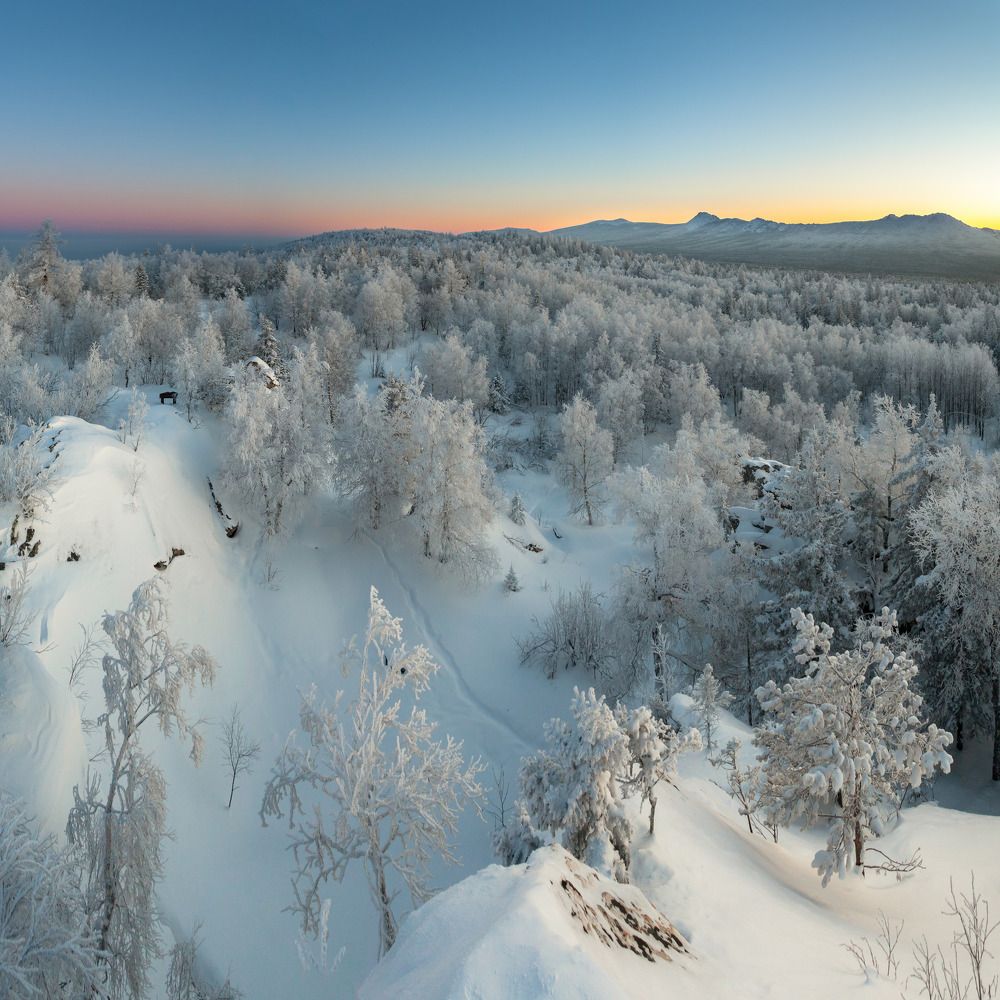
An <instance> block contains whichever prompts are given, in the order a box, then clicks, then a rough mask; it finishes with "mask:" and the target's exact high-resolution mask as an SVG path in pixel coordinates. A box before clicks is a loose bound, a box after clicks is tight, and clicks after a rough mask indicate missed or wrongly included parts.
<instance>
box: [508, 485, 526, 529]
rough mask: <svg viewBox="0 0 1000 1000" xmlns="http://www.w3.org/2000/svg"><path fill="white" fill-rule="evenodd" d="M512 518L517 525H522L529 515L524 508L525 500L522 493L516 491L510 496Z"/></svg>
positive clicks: (510, 515)
mask: <svg viewBox="0 0 1000 1000" xmlns="http://www.w3.org/2000/svg"><path fill="white" fill-rule="evenodd" d="M509 517H510V519H511V520H512V521H513V522H514V523H515V524H517V525H522V524H524V522H525V519H526V517H527V512H526V511H525V509H524V501H523V500H522V499H521V494H520V493H515V494H514V495H513V496H512V497H511V498H510V514H509Z"/></svg>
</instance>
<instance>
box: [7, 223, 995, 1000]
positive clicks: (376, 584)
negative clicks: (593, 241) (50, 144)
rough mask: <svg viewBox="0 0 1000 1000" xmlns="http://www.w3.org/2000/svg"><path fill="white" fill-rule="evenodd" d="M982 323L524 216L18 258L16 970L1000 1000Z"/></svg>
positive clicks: (928, 300)
mask: <svg viewBox="0 0 1000 1000" xmlns="http://www.w3.org/2000/svg"><path fill="white" fill-rule="evenodd" d="M998 358H1000V285H998V284H973V283H963V282H943V281H941V282H933V281H922V282H921V281H909V280H902V279H896V278H892V277H857V276H850V277H847V276H840V275H834V274H826V273H818V272H809V271H778V270H766V269H754V268H749V267H743V266H729V265H715V264H706V263H701V262H696V261H690V260H679V259H671V258H668V257H663V256H653V255H645V254H637V253H632V252H628V251H622V250H615V249H611V248H609V247H598V246H594V245H590V244H586V243H583V242H580V241H577V240H573V239H557V238H547V237H539V236H531V235H524V234H518V233H515V232H498V233H480V234H471V235H465V236H443V235H438V234H432V233H423V232H404V231H394V230H384V231H351V232H344V233H333V234H327V235H323V236H317V237H312V238H310V239H306V240H302V241H298V242H296V243H292V244H288V245H286V246H283V247H281V248H280V249H276V250H269V251H261V252H255V251H252V250H246V251H243V252H238V253H237V252H230V253H195V252H192V251H184V250H172V249H170V248H163V249H162V250H161V251H159V252H156V253H145V254H143V255H141V256H135V257H125V256H121V255H119V254H116V253H113V254H109V255H107V256H105V257H102V258H99V259H93V260H86V261H82V262H76V261H71V260H67V259H65V258H64V257H63V256H62V254H61V252H60V240H59V235H58V233H57V232H56V231H55V230H54V229H53V228H52V226H51V225H49V224H46V225H45V226H43V227H42V229H41V230H40V232H39V233H38V235H37V237H36V238H35V240H34V241H33V243H32V244H31V246H30V247H29V248H27V249H26V250H25V252H24V253H22V254H21V255H20V256H19V257H18V258H17V259H16V260H12V259H10V258H9V257H8V256H6V255H4V254H2V253H0V995H4V996H7V995H9V996H15V997H21V996H24V997H32V996H39V997H48V996H60V997H85V996H86V997H90V996H100V997H107V998H119V997H121V998H131V1000H140V998H147V997H149V998H153V997H169V998H171V1000H194V998H201V1000H208V998H214V1000H222V998H235V997H238V996H243V997H247V998H256V997H260V998H269V997H277V996H295V997H304V998H308V997H330V996H353V995H355V994H356V993H358V991H360V995H362V996H365V997H369V998H375V997H436V996H442V997H444V996H449V997H450V996H455V997H459V996H467V995H475V996H484V997H497V998H499V997H515V996H529V995H530V996H534V995H538V996H594V997H598V996H610V995H615V996H640V995H642V996H648V995H655V994H656V993H657V992H658V993H661V994H662V995H670V996H675V995H676V996H681V997H727V996H737V995H739V996H746V997H750V996H788V997H793V996H795V997H798V996H806V995H809V996H817V997H820V996H822V997H843V996H848V995H851V994H852V993H853V992H854V991H856V990H859V989H861V988H862V987H863V986H865V984H868V986H869V987H871V988H874V990H875V992H874V993H870V992H869V993H866V994H865V995H866V996H868V995H873V996H879V997H882V996H885V997H898V996H899V995H900V994H901V993H904V994H905V995H907V996H914V997H917V996H929V997H931V998H938V997H940V998H955V997H962V996H979V997H982V996H993V995H996V992H995V991H996V989H997V986H996V979H995V978H994V977H995V976H996V975H997V974H998V973H1000V965H998V964H997V963H994V961H993V959H992V957H991V956H990V955H989V947H988V944H989V937H990V934H991V933H992V931H993V925H992V924H991V923H990V920H989V914H988V900H989V899H990V898H992V899H993V900H995V901H998V902H1000V864H998V862H997V860H996V858H995V852H994V851H993V850H992V849H991V846H990V845H991V844H993V843H995V842H996V836H997V834H998V833H1000V818H998V816H1000V562H998V558H997V553H998V552H1000V459H998V457H997V450H996V449H997V444H998V441H1000V422H998V421H1000V379H998V373H997V360H998ZM490 865H498V866H502V867H499V868H490V867H488V866H490ZM591 869H593V871H591ZM970 877H972V878H973V879H974V881H972V882H970ZM518 879H520V880H519V881H518ZM560 879H561V880H562V881H561V882H560ZM560 884H561V885H562V887H563V888H562V889H561V890H559V893H562V895H560V894H559V893H557V892H556V890H555V889H554V888H552V887H554V886H557V885H560ZM567 886H570V887H571V888H566V887H567ZM546 887H548V888H546ZM595 887H597V888H595ZM598 889H600V891H598ZM442 890H443V891H442ZM563 890H564V891H563ZM546 893H548V895H546ZM574 894H575V895H574ZM619 894H620V895H619ZM602 900H603V902H602ZM609 900H612V901H613V904H614V905H612V903H609ZM609 907H611V908H612V909H614V907H618V908H620V911H621V912H622V913H626V912H627V914H628V916H624V917H622V920H624V923H625V924H626V925H627V926H628V928H631V930H626V929H625V927H624V925H623V924H622V922H621V920H612V921H610V922H609V919H610V918H608V908H609ZM664 920H665V921H666V922H665V923H662V922H661V921H664ZM956 933H957V934H959V936H960V941H961V942H964V943H960V944H958V945H953V939H954V938H955V935H956ZM574 934H575V935H576V937H574V936H573V935H574ZM793 939H794V940H795V942H796V943H797V944H798V947H792V946H790V942H791V941H792V940H793ZM450 941H453V943H449V942H450ZM650 942H652V943H650ZM431 943H433V944H434V948H433V949H431V950H432V951H433V954H429V953H428V949H430V946H431ZM790 952H793V954H790ZM502 969H506V970H507V971H506V972H503V971H500V970H502ZM963 990H964V991H965V992H962V991H963ZM989 990H993V992H988V991H989Z"/></svg>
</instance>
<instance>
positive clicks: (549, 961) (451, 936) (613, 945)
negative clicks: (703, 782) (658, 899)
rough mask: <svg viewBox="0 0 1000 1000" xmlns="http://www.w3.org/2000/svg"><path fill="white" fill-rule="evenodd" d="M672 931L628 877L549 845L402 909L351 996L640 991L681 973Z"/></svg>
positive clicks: (680, 953)
mask: <svg viewBox="0 0 1000 1000" xmlns="http://www.w3.org/2000/svg"><path fill="white" fill-rule="evenodd" d="M690 962H691V958H690V954H689V951H688V947H687V944H686V942H685V941H684V939H683V938H682V937H681V936H680V934H679V933H678V932H677V931H676V930H675V928H674V927H673V925H672V924H671V923H670V921H668V920H667V919H666V917H664V916H663V915H662V914H661V913H659V912H658V911H657V910H656V908H655V907H654V906H653V905H652V903H650V902H649V900H648V899H647V898H646V897H645V896H644V895H643V893H642V892H641V891H640V890H639V889H637V888H636V887H635V886H630V885H620V884H618V883H617V882H613V881H611V880H609V879H607V878H605V877H604V876H602V875H599V874H598V873H597V872H596V871H594V869H593V868H589V867H587V866H586V865H584V864H582V863H581V862H579V861H577V860H576V859H575V858H573V857H572V856H571V855H570V854H568V853H567V852H566V851H565V850H563V848H561V847H558V846H550V847H542V848H539V849H538V850H537V851H535V853H534V854H532V856H531V858H529V860H528V862H527V863H526V864H523V865H515V866H513V867H510V868H503V867H501V866H499V865H491V866H490V867H489V868H485V869H483V870H482V871H480V872H478V873H476V874H475V875H472V876H470V877H469V878H467V879H465V880H464V881H462V882H460V883H458V884H457V885H454V886H452V887H451V888H450V889H447V890H445V891H444V892H442V893H441V894H440V895H439V896H436V897H435V898H434V899H432V900H431V901H430V902H429V903H427V904H425V905H424V906H422V907H421V908H420V909H419V910H417V911H416V912H415V913H413V914H412V915H411V916H410V917H409V918H408V919H407V920H406V921H405V923H404V924H403V926H402V928H401V929H400V934H399V938H398V939H397V941H396V944H395V945H394V946H393V948H392V950H391V951H390V952H389V954H388V955H387V956H386V957H385V959H383V961H382V962H381V964H379V965H378V966H377V967H376V968H375V970H374V971H373V972H372V974H371V975H370V976H369V977H368V979H367V980H366V981H365V983H364V985H363V986H362V988H361V992H360V994H359V995H360V997H362V998H363V1000H383V998H385V1000H388V998H390V997H392V998H396V997H428V998H429V997H434V998H437V1000H448V998H455V1000H459V998H461V1000H465V998H467V997H476V998H479V1000H521V998H524V997H532V998H541V997H553V998H554V997H565V998H580V1000H585V998H594V1000H599V998H600V1000H606V998H608V997H620V998H627V997H635V998H640V997H641V998H643V1000H645V998H648V997H650V996H667V995H670V994H671V992H672V990H671V982H672V981H674V982H676V978H677V977H678V976H683V977H684V978H685V979H687V980H690V976H691V973H690V970H689V968H688V966H689V965H690Z"/></svg>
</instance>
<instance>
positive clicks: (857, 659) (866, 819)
mask: <svg viewBox="0 0 1000 1000" xmlns="http://www.w3.org/2000/svg"><path fill="white" fill-rule="evenodd" d="M792 620H793V624H794V626H795V630H796V639H795V642H794V645H793V647H792V648H793V652H794V654H795V660H796V662H797V663H798V664H799V666H800V667H801V668H802V669H803V670H804V674H803V675H802V676H800V677H794V678H792V679H791V680H790V681H788V683H786V684H784V685H782V686H780V687H779V686H778V684H776V683H775V682H774V681H773V680H771V681H769V682H768V683H767V684H766V685H764V686H763V687H762V688H760V690H759V691H758V697H759V699H760V703H761V707H762V708H763V709H764V711H765V712H767V713H768V718H767V720H766V721H765V722H764V723H763V724H762V725H761V726H760V727H759V728H758V729H757V730H756V732H755V735H754V743H755V745H756V746H757V747H758V748H759V750H760V755H761V759H762V765H761V766H762V780H763V791H762V796H761V804H760V805H761V809H762V811H763V812H764V814H765V815H766V816H767V817H768V818H769V819H770V820H771V821H773V822H775V823H778V824H780V825H783V826H787V825H789V824H791V823H794V822H798V823H799V824H801V825H802V826H803V827H807V826H812V825H814V824H815V823H816V822H818V821H819V820H821V819H825V820H828V821H829V833H828V836H827V847H826V850H823V851H819V852H818V853H817V854H816V857H815V859H814V861H813V866H814V867H815V868H816V869H817V870H818V872H819V874H820V875H821V876H822V878H823V884H824V885H826V883H827V882H829V880H830V878H831V876H832V875H834V874H835V873H838V874H839V875H840V876H841V877H843V876H844V875H845V874H846V873H847V871H848V870H850V869H851V868H858V869H862V870H863V869H864V868H865V867H866V862H865V850H866V844H867V842H868V840H869V839H870V838H871V837H879V836H881V835H882V833H883V832H884V831H885V829H886V825H887V823H888V822H889V820H890V818H891V817H892V816H893V815H895V813H896V812H897V810H898V808H899V806H900V803H901V801H902V796H903V793H904V792H905V790H906V789H908V788H919V787H920V785H921V783H922V781H923V779H924V778H927V777H930V776H931V775H932V774H933V773H934V772H935V771H936V770H938V769H941V770H942V771H945V772H947V771H948V770H949V769H950V766H951V756H950V755H949V754H948V752H947V747H948V745H949V744H950V743H951V735H950V734H949V733H947V732H945V731H944V730H941V729H938V727H937V726H936V725H934V724H933V723H930V724H927V723H926V722H925V720H924V719H923V714H922V706H923V699H922V697H921V695H920V694H918V693H917V691H916V690H915V689H914V688H912V687H911V684H912V683H913V680H914V678H915V677H916V675H917V665H916V663H914V661H913V660H912V659H911V658H910V656H909V655H908V654H907V653H906V652H905V651H902V650H900V649H899V642H898V638H897V634H898V632H897V626H896V617H895V614H893V613H891V612H890V611H889V610H888V609H883V611H882V613H881V614H880V615H878V616H877V617H875V618H874V619H868V620H866V619H861V620H859V621H858V623H857V624H856V626H855V629H854V633H853V643H852V646H851V648H849V649H847V650H846V651H845V652H843V653H833V652H831V643H832V640H833V635H834V633H833V629H831V628H830V626H829V625H825V624H817V623H816V621H815V620H814V618H813V616H812V615H806V614H803V612H802V611H800V610H798V609H795V610H793V612H792ZM873 867H884V865H875V866H873Z"/></svg>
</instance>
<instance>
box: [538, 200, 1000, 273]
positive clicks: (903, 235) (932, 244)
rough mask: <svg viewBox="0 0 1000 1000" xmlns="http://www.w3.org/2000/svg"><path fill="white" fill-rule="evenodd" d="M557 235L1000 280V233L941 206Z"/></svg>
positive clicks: (774, 261)
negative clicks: (817, 220) (841, 217)
mask: <svg viewBox="0 0 1000 1000" xmlns="http://www.w3.org/2000/svg"><path fill="white" fill-rule="evenodd" d="M550 235H553V236H565V237H570V238H573V239H581V240H587V241H589V242H593V243H603V244H607V245H609V246H614V247H621V248H623V249H628V250H637V251H644V252H651V253H669V254H678V255H680V256H685V257H696V258H699V259H701V260H710V261H726V262H732V263H747V264H760V265H767V266H774V267H807V268H817V269H820V270H827V271H848V272H855V273H857V272H860V273H879V274H904V275H927V276H940V277H948V278H962V279H972V280H982V281H996V280H1000V232H998V231H996V230H993V229H977V228H975V227H973V226H968V225H966V224H965V223H964V222H960V221H959V220H958V219H955V218H953V217H952V216H950V215H945V214H944V213H941V212H938V213H935V214H933V215H902V216H897V215H887V216H885V217H884V218H882V219H874V220H871V221H867V222H834V223H826V224H814V223H785V222H772V221H770V220H768V219H751V220H746V219H720V218H719V217H718V216H716V215H712V214H711V213H709V212H699V213H698V214H697V215H696V216H694V218H692V219H691V220H690V221H688V222H685V223H677V224H669V223H657V222H629V221H628V220H626V219H614V220H598V221H595V222H587V223H584V224H583V225H579V226H569V227H567V228H565V229H556V230H553V232H552V233H551V234H550Z"/></svg>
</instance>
